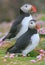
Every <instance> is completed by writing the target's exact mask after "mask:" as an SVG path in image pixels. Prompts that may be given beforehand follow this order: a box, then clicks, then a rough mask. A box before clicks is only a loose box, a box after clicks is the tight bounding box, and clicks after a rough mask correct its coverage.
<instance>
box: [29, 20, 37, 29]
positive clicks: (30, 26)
mask: <svg viewBox="0 0 45 65" xmlns="http://www.w3.org/2000/svg"><path fill="white" fill-rule="evenodd" d="M35 26H36V22H35V21H33V20H32V21H30V22H29V28H31V29H33V28H35Z"/></svg>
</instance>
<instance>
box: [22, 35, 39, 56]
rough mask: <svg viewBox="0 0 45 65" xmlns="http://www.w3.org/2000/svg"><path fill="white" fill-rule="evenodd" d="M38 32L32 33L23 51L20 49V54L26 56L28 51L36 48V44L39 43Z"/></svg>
mask: <svg viewBox="0 0 45 65" xmlns="http://www.w3.org/2000/svg"><path fill="white" fill-rule="evenodd" d="M39 40H40V38H39V34H34V35H33V36H32V37H31V44H29V45H28V46H27V47H26V48H25V49H24V50H23V51H22V54H23V56H26V55H27V54H28V53H29V52H31V51H32V50H33V49H35V48H36V46H37V45H38V43H39Z"/></svg>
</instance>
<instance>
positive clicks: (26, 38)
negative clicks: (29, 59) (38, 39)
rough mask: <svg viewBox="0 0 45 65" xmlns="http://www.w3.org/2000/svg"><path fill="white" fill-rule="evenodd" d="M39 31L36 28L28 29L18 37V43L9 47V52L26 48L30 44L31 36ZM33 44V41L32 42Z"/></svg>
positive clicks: (16, 51)
mask: <svg viewBox="0 0 45 65" xmlns="http://www.w3.org/2000/svg"><path fill="white" fill-rule="evenodd" d="M36 33H37V30H36V29H30V28H29V29H28V30H27V32H25V33H24V34H23V35H22V36H21V37H20V38H18V39H17V40H16V43H15V44H14V45H13V46H12V47H10V48H8V49H7V52H9V53H21V52H22V50H24V49H25V48H26V47H27V46H28V45H29V42H31V41H30V39H31V36H32V35H33V34H36ZM30 44H31V43H30Z"/></svg>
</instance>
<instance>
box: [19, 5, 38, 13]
mask: <svg viewBox="0 0 45 65" xmlns="http://www.w3.org/2000/svg"><path fill="white" fill-rule="evenodd" d="M20 11H21V12H23V13H32V12H34V13H35V12H36V11H37V9H36V7H35V6H33V5H31V4H24V5H23V6H21V8H20Z"/></svg>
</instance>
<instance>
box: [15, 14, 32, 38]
mask: <svg viewBox="0 0 45 65" xmlns="http://www.w3.org/2000/svg"><path fill="white" fill-rule="evenodd" d="M31 19H32V16H31V15H30V16H28V17H25V18H24V19H23V20H22V23H21V25H22V27H21V29H20V31H19V33H18V34H17V35H16V37H15V38H16V39H17V38H19V37H20V36H21V35H22V34H24V33H25V32H26V31H27V30H28V25H29V21H30V20H31Z"/></svg>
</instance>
